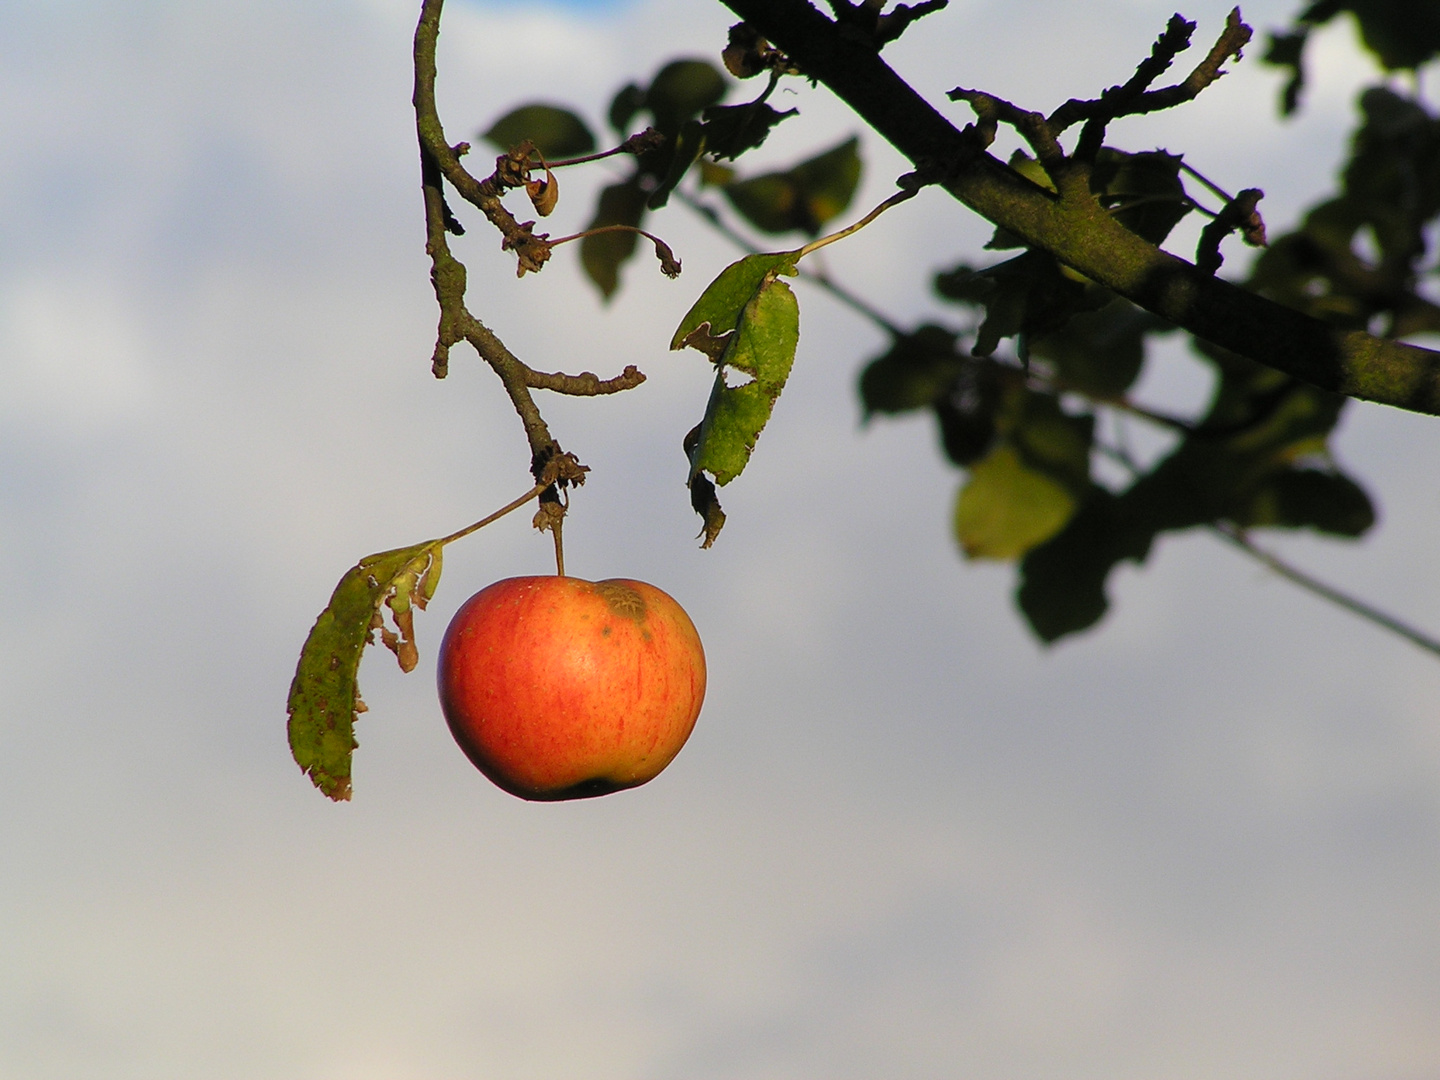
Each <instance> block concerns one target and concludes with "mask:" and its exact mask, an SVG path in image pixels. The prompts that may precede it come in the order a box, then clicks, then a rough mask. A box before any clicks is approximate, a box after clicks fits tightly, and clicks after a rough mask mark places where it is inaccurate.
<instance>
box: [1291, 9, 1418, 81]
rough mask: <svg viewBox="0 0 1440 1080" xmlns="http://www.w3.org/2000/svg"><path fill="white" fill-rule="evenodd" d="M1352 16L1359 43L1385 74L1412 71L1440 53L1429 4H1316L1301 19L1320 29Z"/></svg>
mask: <svg viewBox="0 0 1440 1080" xmlns="http://www.w3.org/2000/svg"><path fill="white" fill-rule="evenodd" d="M1342 11H1349V12H1351V13H1352V14H1354V16H1355V19H1356V21H1357V22H1358V23H1359V24H1360V39H1361V40H1362V41H1363V42H1364V43H1365V47H1366V48H1367V49H1369V50H1370V51H1371V52H1372V53H1374V54H1375V58H1376V59H1377V60H1379V61H1380V63H1381V64H1383V65H1384V66H1385V68H1386V69H1387V70H1390V71H1398V70H1400V69H1402V68H1404V69H1414V68H1418V67H1420V66H1421V65H1422V64H1424V63H1426V62H1427V61H1429V60H1430V59H1431V58H1432V57H1434V56H1435V55H1436V53H1440V9H1437V8H1436V7H1435V5H1434V4H1433V3H1430V2H1428V0H1410V2H1408V3H1407V2H1404V0H1319V2H1318V3H1314V4H1311V5H1310V7H1308V8H1307V9H1306V10H1305V12H1304V13H1303V14H1302V15H1301V16H1300V21H1301V22H1302V23H1308V24H1310V25H1319V24H1321V23H1324V22H1328V21H1329V20H1330V19H1331V18H1333V17H1334V16H1336V15H1338V14H1340V13H1341V12H1342Z"/></svg>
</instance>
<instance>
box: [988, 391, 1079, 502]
mask: <svg viewBox="0 0 1440 1080" xmlns="http://www.w3.org/2000/svg"><path fill="white" fill-rule="evenodd" d="M1008 390H1009V400H1008V401H1007V402H1006V403H1005V406H1004V409H1003V411H1002V412H1001V414H1000V416H999V418H998V427H999V429H1000V431H1001V433H1002V434H1003V435H1004V436H1005V437H1006V438H1008V439H1009V441H1010V442H1011V443H1012V444H1014V446H1015V448H1016V449H1017V450H1018V451H1019V452H1020V455H1021V457H1022V459H1023V460H1024V462H1025V464H1026V465H1028V466H1030V467H1031V468H1034V469H1037V470H1039V471H1042V472H1044V473H1046V474H1047V475H1048V476H1049V477H1050V478H1051V479H1052V480H1054V481H1056V482H1057V483H1059V484H1061V485H1063V486H1065V487H1067V488H1069V489H1070V491H1071V492H1072V493H1074V494H1077V495H1079V494H1082V493H1083V492H1084V491H1085V490H1087V489H1088V488H1089V486H1090V446H1091V443H1092V442H1093V441H1094V434H1095V418H1094V417H1093V416H1090V415H1088V414H1082V415H1079V416H1073V415H1071V414H1070V413H1067V412H1065V410H1064V409H1062V408H1061V407H1060V399H1059V398H1058V397H1057V396H1056V395H1054V394H1046V393H1041V392H1039V391H1036V390H1031V389H1029V388H1028V387H1026V386H1025V384H1024V383H1023V382H1021V381H1019V380H1017V381H1015V382H1013V383H1012V384H1011V385H1010V387H1009V388H1008Z"/></svg>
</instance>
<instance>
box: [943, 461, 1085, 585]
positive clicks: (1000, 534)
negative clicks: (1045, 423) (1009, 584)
mask: <svg viewBox="0 0 1440 1080" xmlns="http://www.w3.org/2000/svg"><path fill="white" fill-rule="evenodd" d="M1075 506H1076V500H1075V497H1074V496H1073V495H1071V494H1070V492H1069V491H1068V490H1067V489H1066V487H1065V485H1064V484H1061V483H1059V482H1058V481H1056V480H1054V479H1053V478H1051V477H1050V476H1048V475H1047V474H1046V473H1044V472H1041V471H1039V470H1037V469H1033V468H1030V467H1029V466H1028V465H1027V464H1026V463H1025V462H1024V460H1022V458H1021V456H1020V454H1019V452H1018V451H1017V450H1016V449H1015V447H1013V446H1010V445H1008V444H1004V443H1002V444H1001V445H999V446H997V447H996V448H995V449H994V450H992V451H991V452H990V454H989V455H988V456H987V457H985V458H984V459H983V460H982V461H979V462H977V463H976V464H975V465H974V466H972V468H971V470H970V479H969V481H968V482H967V483H966V484H965V486H964V487H963V488H961V489H960V497H959V499H958V500H957V501H956V503H955V536H956V539H958V540H959V542H960V548H961V550H962V551H964V553H965V556H966V558H970V559H1015V558H1019V557H1020V556H1021V555H1024V554H1025V553H1026V552H1027V551H1029V550H1030V549H1031V548H1033V547H1035V546H1036V545H1038V544H1041V543H1044V542H1045V541H1046V540H1048V539H1049V538H1050V537H1052V536H1054V535H1055V534H1056V533H1058V532H1059V531H1060V530H1061V529H1062V528H1064V527H1065V523H1066V522H1067V521H1069V520H1070V516H1071V515H1072V514H1073V513H1074V512H1075Z"/></svg>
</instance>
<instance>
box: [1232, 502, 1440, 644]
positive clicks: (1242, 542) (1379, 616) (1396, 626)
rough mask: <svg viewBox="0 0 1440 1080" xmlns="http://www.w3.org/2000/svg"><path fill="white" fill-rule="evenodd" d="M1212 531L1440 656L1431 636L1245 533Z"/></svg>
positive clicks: (1324, 596)
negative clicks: (1313, 573) (1329, 583)
mask: <svg viewBox="0 0 1440 1080" xmlns="http://www.w3.org/2000/svg"><path fill="white" fill-rule="evenodd" d="M1209 528H1210V530H1211V531H1212V532H1214V533H1215V534H1216V535H1218V536H1220V537H1221V538H1223V539H1224V540H1225V541H1226V542H1227V543H1229V544H1232V545H1233V546H1235V547H1236V548H1238V549H1239V550H1241V551H1243V552H1244V553H1245V554H1246V555H1248V556H1250V558H1252V559H1254V560H1255V561H1256V562H1259V563H1262V564H1264V565H1265V566H1266V567H1267V568H1268V569H1270V570H1273V571H1274V572H1275V573H1277V574H1279V575H1280V576H1281V577H1283V578H1284V579H1285V580H1286V581H1289V582H1291V583H1292V584H1294V585H1298V586H1300V588H1302V589H1304V590H1305V591H1306V592H1309V593H1313V594H1314V595H1316V596H1318V597H1320V598H1321V599H1322V600H1327V601H1329V602H1330V603H1332V604H1335V605H1336V606H1337V607H1340V608H1342V609H1344V610H1345V611H1348V612H1350V614H1352V615H1356V616H1358V617H1360V618H1362V619H1364V620H1365V621H1366V622H1369V623H1373V624H1374V625H1376V626H1378V627H1380V628H1381V629H1382V630H1388V631H1390V632H1391V633H1392V634H1396V635H1398V636H1400V637H1402V638H1404V639H1405V640H1406V641H1408V642H1410V643H1411V644H1412V645H1416V646H1418V647H1419V648H1422V649H1424V650H1425V651H1426V652H1429V653H1434V654H1435V655H1437V656H1440V641H1437V640H1436V639H1435V638H1433V637H1431V636H1430V635H1429V634H1426V633H1424V632H1423V631H1420V630H1417V629H1415V627H1413V626H1410V625H1409V624H1408V623H1405V622H1402V621H1401V620H1399V619H1397V618H1396V617H1395V616H1393V615H1390V614H1387V613H1386V612H1384V611H1381V610H1380V609H1379V608H1377V607H1375V606H1373V605H1371V604H1367V603H1366V602H1365V601H1363V600H1358V599H1356V598H1355V597H1353V596H1350V595H1349V594H1348V593H1343V592H1341V591H1340V590H1339V589H1337V588H1335V587H1334V586H1333V585H1327V584H1325V582H1323V581H1321V580H1320V579H1318V578H1316V577H1312V576H1311V575H1310V574H1307V573H1305V571H1303V570H1299V569H1297V568H1296V567H1294V566H1291V565H1290V564H1289V563H1287V562H1286V561H1285V560H1284V559H1281V558H1280V557H1279V556H1278V555H1276V554H1274V553H1273V552H1270V551H1266V550H1265V549H1264V548H1261V547H1257V546H1256V545H1255V544H1254V542H1252V541H1251V540H1250V538H1249V537H1248V536H1246V535H1245V533H1244V532H1242V531H1241V530H1239V529H1237V528H1235V527H1234V526H1233V525H1228V524H1224V523H1213V524H1211V525H1210V526H1209Z"/></svg>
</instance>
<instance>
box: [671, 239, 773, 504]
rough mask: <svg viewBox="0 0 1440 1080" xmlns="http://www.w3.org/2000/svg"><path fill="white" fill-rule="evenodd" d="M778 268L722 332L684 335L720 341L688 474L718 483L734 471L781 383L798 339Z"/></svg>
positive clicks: (707, 346)
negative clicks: (732, 374)
mask: <svg viewBox="0 0 1440 1080" xmlns="http://www.w3.org/2000/svg"><path fill="white" fill-rule="evenodd" d="M752 258H753V256H752ZM779 270H780V267H779V266H776V267H773V268H771V269H770V270H768V271H767V272H766V273H765V274H764V276H763V277H762V279H761V280H760V281H759V282H757V283H756V285H755V286H754V288H753V290H752V295H751V296H750V298H749V300H748V301H747V302H746V303H745V305H744V307H743V308H742V309H741V311H740V312H739V314H738V317H737V318H736V319H735V323H734V329H733V331H730V332H729V333H728V335H727V336H726V337H724V338H723V339H718V338H716V337H714V336H710V335H707V336H706V337H705V339H704V344H702V343H700V342H697V341H696V340H695V333H699V332H703V331H702V330H701V329H700V328H699V327H697V330H696V331H695V332H692V333H691V334H690V335H686V336H685V338H684V341H685V342H686V343H688V344H690V345H692V346H694V347H697V348H701V351H705V352H707V353H708V352H710V351H711V349H712V348H713V347H714V346H715V345H716V344H718V342H719V341H721V340H723V350H722V351H720V353H719V359H718V367H719V370H718V371H717V372H716V374H715V385H714V387H713V388H712V390H711V393H710V401H709V403H708V404H707V405H706V408H705V417H704V419H703V420H701V422H700V429H699V432H698V434H697V436H696V438H695V439H694V442H693V445H692V446H691V449H690V475H691V477H692V479H693V478H694V476H695V475H696V474H698V473H700V472H702V471H703V472H708V473H709V474H710V475H711V476H713V477H714V478H715V482H716V483H718V484H720V485H721V486H722V487H723V486H724V485H725V484H728V483H729V482H730V481H731V480H733V479H735V477H737V476H739V475H740V473H741V471H742V470H743V469H744V468H745V465H746V463H747V462H749V460H750V454H751V452H752V451H753V450H754V449H755V442H756V440H757V439H758V438H759V437H760V432H761V431H762V430H763V429H764V427H765V424H766V423H767V422H768V421H769V419H770V413H771V411H772V410H773V409H774V407H775V401H776V399H777V398H778V397H779V396H780V392H781V390H783V389H784V388H785V381H786V379H788V378H789V375H790V368H791V367H792V365H793V364H794V362H795V349H796V347H797V346H798V344H799V341H800V305H799V303H798V302H797V301H796V299H795V294H794V293H793V292H792V291H791V290H790V286H788V285H786V284H785V283H784V282H783V281H780V280H778V278H777V277H776V274H777V273H778V272H779ZM722 277H723V275H722ZM712 288H713V286H712ZM707 291H708V290H707ZM703 299H704V298H703V297H702V300H703ZM682 326H683V324H682ZM701 326H703V324H701ZM729 369H734V370H736V371H739V372H742V373H744V374H748V375H750V376H751V379H750V381H748V382H745V383H743V384H741V385H738V386H731V385H729V383H728V382H727V380H726V377H727V373H728V370H729ZM692 490H693V488H692Z"/></svg>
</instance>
